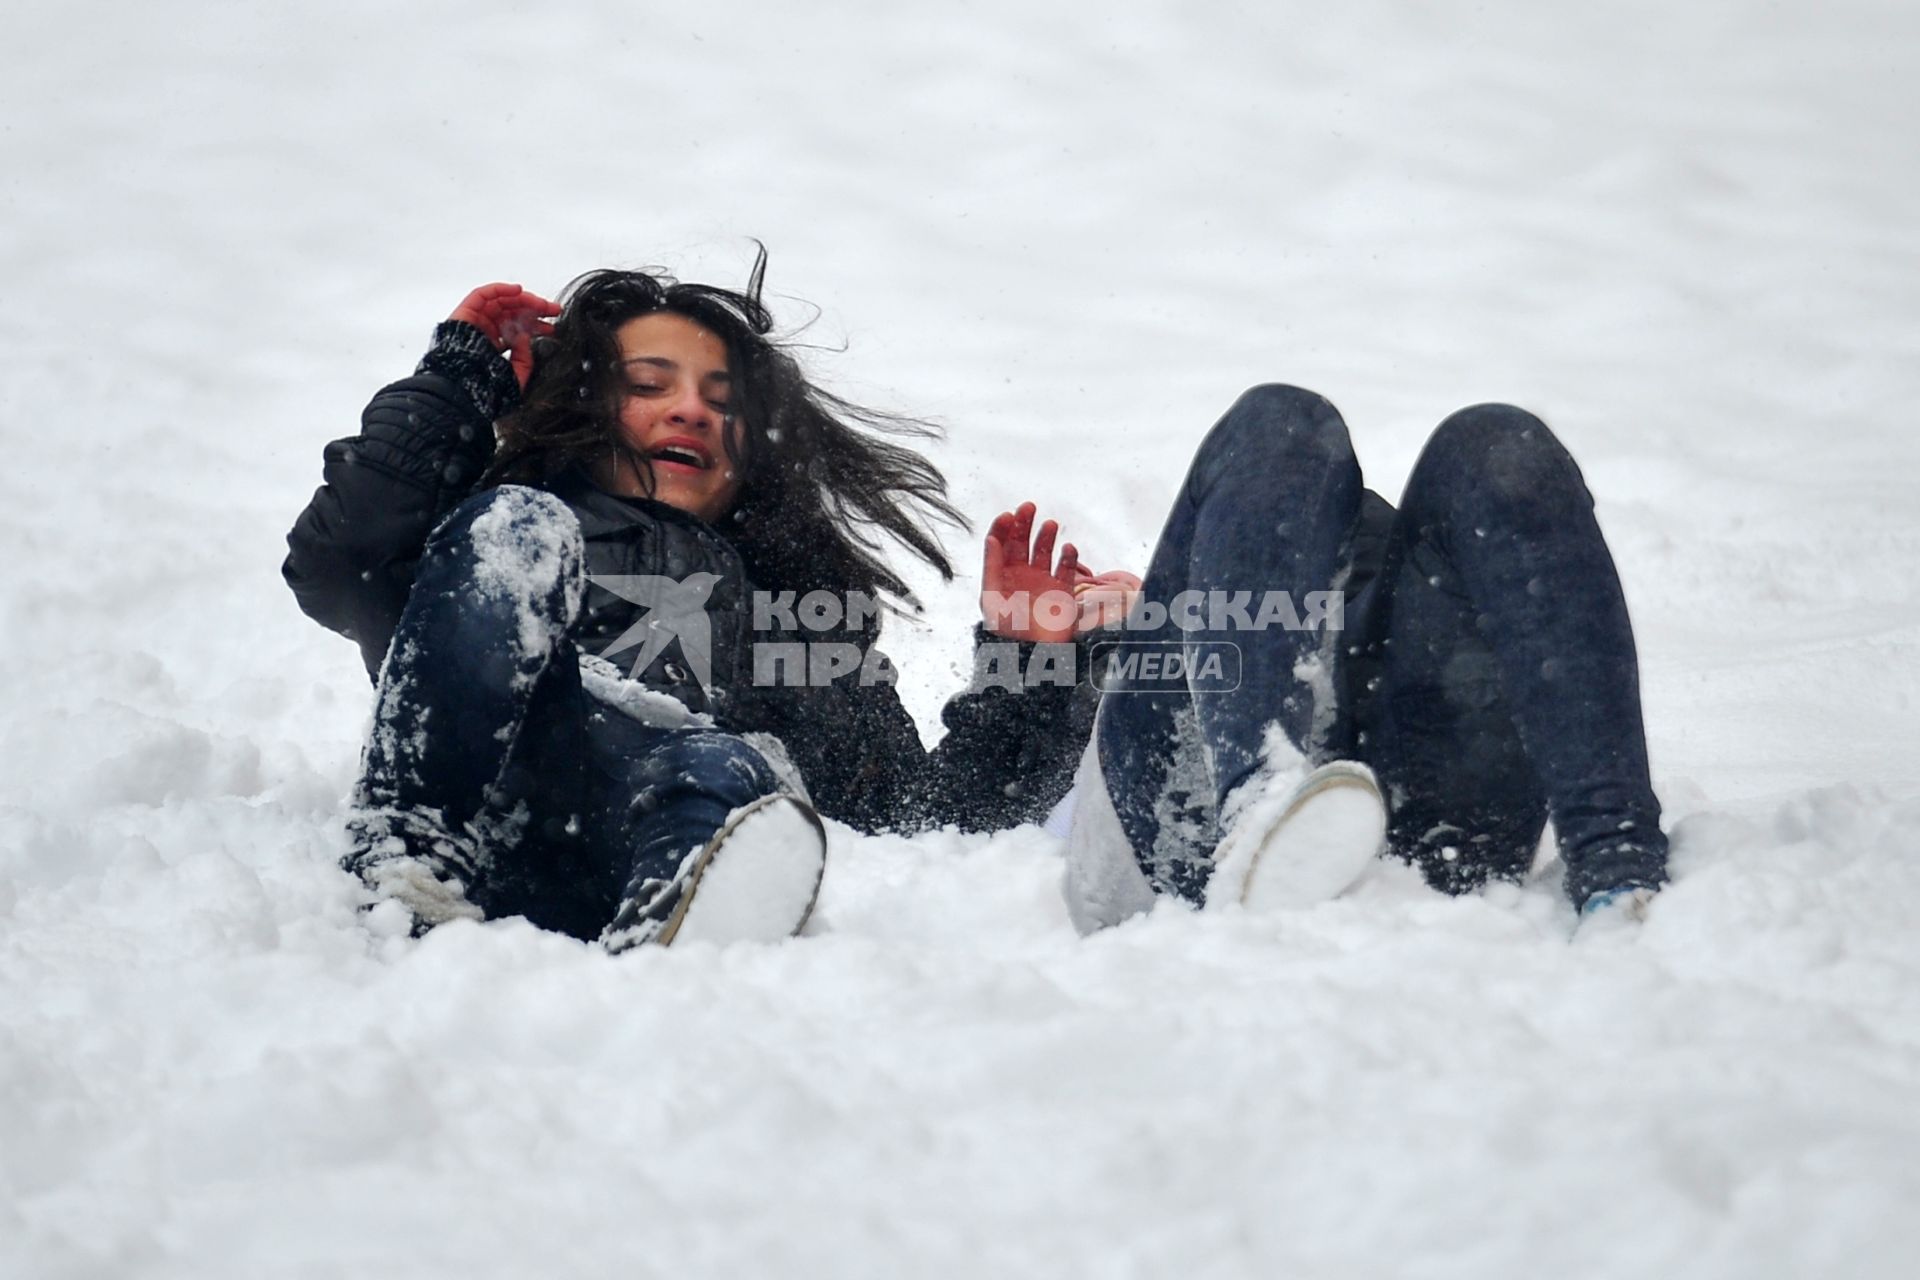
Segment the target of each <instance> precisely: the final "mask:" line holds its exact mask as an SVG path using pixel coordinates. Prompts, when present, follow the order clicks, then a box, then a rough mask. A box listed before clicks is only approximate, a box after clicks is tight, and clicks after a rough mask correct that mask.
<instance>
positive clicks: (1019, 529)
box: [1007, 502, 1034, 562]
mask: <svg viewBox="0 0 1920 1280" xmlns="http://www.w3.org/2000/svg"><path fill="white" fill-rule="evenodd" d="M1033 511H1034V507H1033V504H1032V503H1031V502H1023V503H1021V504H1020V505H1019V506H1017V507H1015V508H1014V509H1013V524H1012V525H1011V526H1009V527H1008V529H1007V551H1008V553H1009V554H1008V557H1007V558H1008V559H1009V560H1011V559H1013V558H1014V557H1015V556H1018V557H1019V558H1020V560H1021V561H1022V562H1025V561H1026V560H1027V539H1028V538H1029V537H1031V536H1032V534H1033Z"/></svg>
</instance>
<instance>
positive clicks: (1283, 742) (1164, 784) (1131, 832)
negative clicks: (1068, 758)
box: [1069, 386, 1363, 923]
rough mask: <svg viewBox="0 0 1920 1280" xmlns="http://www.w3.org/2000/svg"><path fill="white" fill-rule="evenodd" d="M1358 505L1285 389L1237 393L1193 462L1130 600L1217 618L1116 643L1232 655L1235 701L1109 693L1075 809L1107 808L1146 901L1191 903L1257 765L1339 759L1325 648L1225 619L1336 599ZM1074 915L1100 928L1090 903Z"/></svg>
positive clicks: (1332, 454) (1293, 390)
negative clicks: (1277, 597)
mask: <svg viewBox="0 0 1920 1280" xmlns="http://www.w3.org/2000/svg"><path fill="white" fill-rule="evenodd" d="M1362 492H1363V488H1362V484H1361V479H1360V467H1359V464H1358V462H1356V461H1355V459H1354V455H1353V447H1352V444H1351V442H1350V441H1349V440H1348V438H1347V428H1346V424H1345V423H1344V422H1343V421H1342V420H1341V418H1340V415H1339V413H1338V411H1336V410H1335V409H1334V407H1333V406H1332V405H1331V404H1329V403H1328V402H1327V401H1326V400H1324V399H1323V398H1321V397H1320V396H1317V395H1315V394H1314V393H1312V392H1310V391H1304V390H1301V389H1300V388H1298V387H1288V386H1263V387H1256V388H1254V389H1253V390H1251V391H1249V392H1247V393H1246V394H1245V395H1243V396H1241V397H1240V399H1239V400H1238V401H1237V402H1236V403H1235V404H1234V405H1233V407H1232V408H1231V409H1229V410H1228V412H1227V414H1226V416H1225V417H1223V418H1222V419H1221V420H1220V422H1219V424H1218V425H1216V426H1215V427H1214V428H1213V430H1212V432H1211V433H1210V434H1209V435H1208V436H1207V438H1206V440H1205V441H1204V442H1203V443H1202V444H1201V446H1200V448H1199V450H1198V452H1197V453H1196V455H1195V457H1194V461H1193V464H1192V467H1191V469H1190V470H1189V472H1188V474H1187V478H1186V481H1185V483H1184V484H1183V485H1182V486H1181V490H1180V493H1179V496H1178V497H1177V498H1176V500H1175V502H1174V506H1173V510H1172V512H1171V514H1170V515H1169V516H1168V519H1167V523H1166V527H1165V529H1164V530H1163V532H1162V533H1161V535H1160V541H1159V543H1158V545H1157V546H1156V548H1155V550H1154V555H1153V560H1152V563H1151V565H1150V566H1149V568H1148V570H1147V574H1146V578H1145V580H1144V582H1143V584H1142V588H1141V592H1140V600H1141V602H1142V605H1143V606H1146V607H1149V608H1151V607H1155V606H1158V607H1161V608H1168V607H1171V606H1173V605H1174V603H1175V602H1176V600H1177V599H1178V598H1180V597H1181V596H1182V594H1183V593H1195V594H1193V595H1190V596H1188V599H1189V600H1193V601H1196V602H1198V604H1199V607H1200V608H1201V610H1202V613H1203V615H1207V614H1211V612H1212V606H1213V605H1215V604H1219V605H1222V606H1226V608H1225V609H1223V616H1221V617H1219V618H1214V617H1211V616H1206V617H1204V621H1205V622H1206V623H1207V624H1208V625H1204V626H1202V627H1199V628H1197V629H1192V630H1180V629H1178V628H1177V627H1176V626H1175V625H1174V624H1173V623H1171V622H1169V623H1168V624H1166V625H1164V626H1162V627H1160V628H1159V629H1157V630H1153V631H1147V630H1132V631H1129V632H1128V633H1127V635H1126V637H1125V640H1126V641H1127V642H1130V643H1141V642H1153V641H1168V640H1177V641H1179V642H1180V643H1181V644H1182V645H1183V646H1184V648H1185V650H1186V651H1187V652H1188V653H1190V654H1200V653H1202V652H1204V651H1205V650H1206V649H1207V647H1209V646H1216V645H1233V646H1236V647H1237V649H1238V652H1239V663H1240V682H1239V685H1238V687H1237V688H1234V689H1231V690H1224V691H1219V692H1208V691H1206V689H1205V687H1204V686H1201V687H1198V688H1192V689H1189V688H1179V689H1173V690H1167V689H1164V688H1155V687H1153V686H1151V685H1150V684H1149V683H1148V682H1145V681H1137V680H1136V681H1124V680H1123V681H1117V682H1111V683H1109V684H1108V685H1107V688H1108V692H1107V694H1106V696H1105V698H1104V699H1103V700H1102V703H1101V709H1100V718H1099V722H1098V726H1097V728H1096V732H1095V742H1096V752H1097V761H1098V773H1099V775H1100V776H1099V779H1098V782H1099V784H1101V785H1102V786H1103V790H1104V795H1103V796H1101V797H1099V798H1098V800H1097V801H1096V803H1095V804H1093V805H1091V806H1089V808H1090V809H1099V811H1100V812H1102V813H1105V812H1106V810H1105V809H1104V808H1101V807H1100V806H1101V803H1102V802H1110V805H1111V815H1112V819H1113V820H1116V821H1117V822H1118V825H1119V828H1120V830H1121V832H1122V833H1124V837H1125V842H1126V843H1127V844H1128V845H1129V846H1130V847H1131V849H1132V850H1133V853H1134V857H1135V858H1136V859H1137V861H1138V863H1139V867H1140V870H1141V872H1143V873H1144V875H1145V877H1146V881H1147V883H1148V884H1149V885H1150V886H1151V888H1152V890H1153V891H1154V892H1156V893H1172V894H1177V895H1179V896H1180V897H1183V898H1185V899H1187V900H1189V901H1192V902H1199V901H1201V900H1202V899H1203V898H1204V895H1205V892H1206V885H1207V880H1208V878H1209V876H1210V875H1211V874H1212V871H1213V864H1212V858H1213V852H1214V849H1215V847H1216V846H1217V845H1218V843H1219V840H1220V835H1221V831H1220V815H1221V811H1222V808H1223V806H1226V805H1227V804H1228V801H1229V798H1230V797H1232V796H1233V794H1234V793H1235V791H1236V789H1237V788H1240V787H1241V786H1243V784H1246V783H1247V782H1249V781H1250V780H1252V779H1254V778H1256V777H1257V776H1258V775H1259V773H1260V771H1261V770H1262V769H1263V767H1264V766H1265V763H1266V762H1267V760H1268V758H1269V756H1270V754H1271V753H1272V752H1274V751H1278V752H1280V753H1281V754H1283V755H1286V756H1288V757H1290V759H1291V760H1297V759H1300V758H1302V757H1304V758H1306V759H1308V760H1311V761H1314V762H1318V761H1319V760H1322V759H1325V758H1327V756H1329V755H1331V754H1337V753H1339V752H1340V750H1341V748H1342V745H1343V737H1344V733H1345V726H1344V724H1343V722H1342V720H1341V716H1340V707H1339V700H1338V689H1339V680H1340V676H1339V671H1338V663H1339V658H1338V655H1337V652H1336V648H1337V646H1336V643H1335V641H1336V640H1337V637H1336V636H1333V635H1331V634H1329V633H1328V632H1327V631H1325V630H1324V629H1320V628H1315V629H1312V630H1308V629H1304V628H1290V627H1287V626H1285V625H1278V624H1274V623H1272V622H1270V623H1269V625H1266V626H1263V627H1257V628H1250V627H1248V626H1247V625H1246V623H1245V622H1244V621H1239V620H1238V616H1239V615H1236V614H1234V613H1232V608H1233V606H1236V605H1237V606H1238V607H1239V608H1243V609H1246V610H1248V611H1249V613H1252V611H1255V610H1258V608H1259V606H1260V603H1261V602H1262V601H1263V600H1264V599H1268V598H1270V593H1274V594H1280V593H1284V595H1285V596H1287V597H1288V598H1289V599H1290V601H1291V602H1292V604H1293V605H1294V606H1295V609H1296V611H1297V612H1302V613H1304V612H1307V609H1306V598H1307V596H1308V595H1309V594H1310V593H1314V592H1321V591H1326V590H1328V589H1330V588H1337V587H1338V585H1339V579H1340V578H1341V576H1342V575H1343V573H1344V569H1345V557H1346V554H1347V543H1348V538H1349V536H1350V532H1351V528H1352V526H1353V523H1354V520H1355V517H1356V515H1357V513H1358V511H1359V507H1360V500H1361V494H1362ZM1139 620H1140V611H1139V609H1136V617H1135V619H1134V621H1135V622H1138V621H1139ZM1215 622H1218V623H1220V624H1221V625H1220V626H1218V627H1215V626H1213V625H1212V624H1213V623H1215ZM1088 781H1090V780H1089V779H1088V778H1087V776H1086V770H1084V769H1083V771H1082V783H1083V785H1084V784H1086V783H1087V782H1088ZM1080 803H1081V804H1082V805H1088V800H1087V798H1085V797H1083V798H1082V800H1081V801H1080ZM1077 820H1078V819H1077ZM1079 888H1080V887H1078V886H1074V885H1070V886H1069V897H1070V900H1074V899H1075V898H1076V895H1077V896H1078V897H1089V896H1090V894H1089V893H1086V892H1079ZM1077 914H1079V915H1081V916H1083V917H1084V918H1086V919H1088V920H1091V921H1093V922H1095V923H1105V922H1107V921H1105V920H1103V919H1100V917H1101V916H1102V914H1103V912H1102V910H1101V907H1100V904H1098V903H1094V904H1091V905H1089V906H1088V907H1087V908H1086V910H1085V911H1084V912H1078V913H1077Z"/></svg>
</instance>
